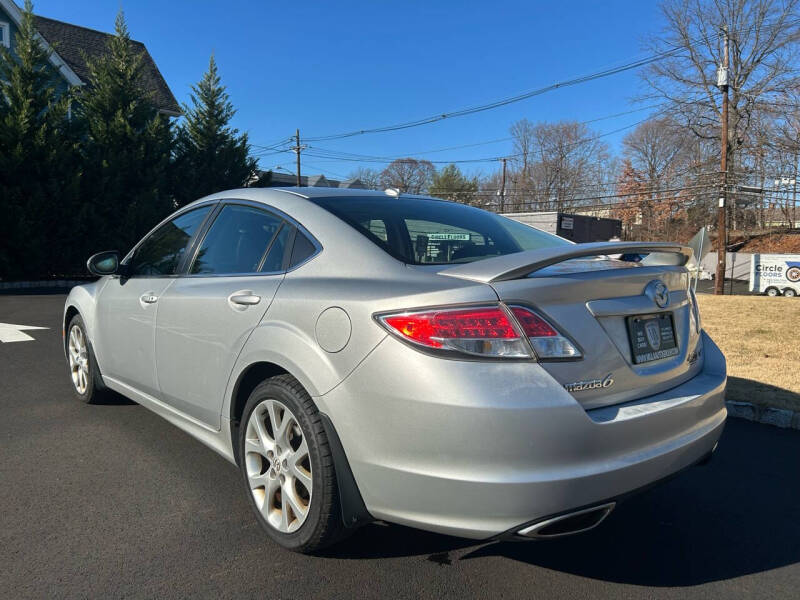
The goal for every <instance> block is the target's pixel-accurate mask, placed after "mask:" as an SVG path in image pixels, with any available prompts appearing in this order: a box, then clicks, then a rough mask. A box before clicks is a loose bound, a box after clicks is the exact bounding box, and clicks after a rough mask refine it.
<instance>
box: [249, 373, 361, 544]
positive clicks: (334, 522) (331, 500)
mask: <svg viewBox="0 0 800 600" xmlns="http://www.w3.org/2000/svg"><path fill="white" fill-rule="evenodd" d="M287 411H288V412H287ZM298 429H299V430H298ZM276 433H277V435H276ZM238 434H239V457H240V458H239V468H240V471H241V474H242V482H243V483H244V487H245V492H246V493H247V497H248V499H249V501H250V505H251V506H252V507H253V510H254V511H255V513H256V518H257V519H258V522H259V523H260V524H261V526H262V527H263V528H264V530H265V531H266V532H267V535H269V537H270V538H272V539H273V540H274V541H276V542H277V543H278V544H280V545H281V546H283V547H284V548H287V549H289V550H293V551H295V552H303V553H311V552H315V551H317V550H321V549H322V548H325V547H326V546H329V545H331V544H332V543H334V542H336V541H338V540H339V539H341V537H342V536H343V533H344V531H345V529H344V526H343V524H342V516H341V510H340V506H339V496H338V489H337V483H336V472H335V469H334V465H333V456H332V455H331V449H330V445H329V443H328V438H327V435H326V433H325V428H324V426H323V424H322V419H321V418H320V415H319V411H318V410H317V407H316V406H315V405H314V402H313V401H312V400H311V397H310V396H309V395H308V392H306V390H305V389H304V388H303V386H302V385H300V383H299V382H298V381H297V380H296V379H295V378H294V377H292V376H291V375H279V376H276V377H272V378H270V379H267V380H265V381H263V382H262V383H260V384H259V385H258V386H257V387H256V388H255V389H254V390H253V392H252V393H251V394H250V398H248V400H247V404H246V405H245V408H244V414H243V415H242V420H241V423H240V426H239V432H238ZM281 457H283V458H281ZM309 468H310V477H309V476H308V470H309ZM305 482H310V484H311V489H308V486H307V485H306V483H305ZM303 510H305V512H303Z"/></svg>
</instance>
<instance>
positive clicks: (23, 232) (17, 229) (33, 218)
mask: <svg viewBox="0 0 800 600" xmlns="http://www.w3.org/2000/svg"><path fill="white" fill-rule="evenodd" d="M13 47H14V51H15V52H16V57H15V56H14V55H12V54H11V52H10V51H9V50H8V49H6V48H4V47H3V46H0V211H1V212H2V218H0V239H1V240H2V243H0V278H2V279H15V278H21V277H41V276H43V275H45V274H47V273H57V272H64V270H65V269H67V268H68V267H69V261H70V250H71V249H72V247H71V246H70V245H69V239H70V237H71V232H70V230H71V227H70V223H71V218H72V216H73V215H74V206H75V199H76V196H77V184H78V164H77V162H76V153H75V142H74V139H73V137H72V135H71V131H70V123H69V119H68V115H69V102H70V98H69V94H64V93H62V94H59V90H58V85H59V79H58V77H57V74H56V72H55V70H54V69H53V68H52V65H51V64H50V62H49V58H50V55H49V52H48V51H46V50H45V49H44V48H43V47H42V45H41V44H40V43H39V41H38V40H37V38H36V28H35V24H34V16H33V4H32V3H31V0H26V2H25V10H24V12H23V14H22V22H21V23H20V27H19V31H18V32H17V34H16V36H15V40H14V46H13Z"/></svg>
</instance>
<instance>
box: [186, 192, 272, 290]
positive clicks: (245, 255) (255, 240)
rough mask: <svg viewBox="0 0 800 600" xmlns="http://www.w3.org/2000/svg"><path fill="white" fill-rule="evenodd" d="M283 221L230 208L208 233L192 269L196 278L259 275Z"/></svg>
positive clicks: (250, 210) (251, 210)
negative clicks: (267, 252) (198, 275)
mask: <svg viewBox="0 0 800 600" xmlns="http://www.w3.org/2000/svg"><path fill="white" fill-rule="evenodd" d="M282 223H283V221H282V220H281V219H280V217H277V216H276V215H273V214H272V213H269V212H267V211H264V210H261V209H258V208H253V207H250V206H243V205H238V204H228V205H227V206H225V207H224V208H223V209H222V210H221V211H220V213H219V215H217V218H216V219H215V220H214V223H213V224H212V225H211V228H210V229H209V230H208V233H207V234H206V236H205V238H204V239H203V242H202V243H201V244H200V248H199V250H198V252H197V257H196V258H195V260H194V264H193V265H192V269H191V273H193V274H205V275H214V274H236V273H257V272H258V271H259V265H260V264H261V259H262V258H263V257H264V253H265V252H266V250H267V248H268V247H269V244H270V241H271V240H272V238H273V237H275V233H276V232H277V231H278V228H279V227H280V226H281V224H282Z"/></svg>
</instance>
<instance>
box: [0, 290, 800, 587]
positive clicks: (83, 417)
mask: <svg viewBox="0 0 800 600" xmlns="http://www.w3.org/2000/svg"><path fill="white" fill-rule="evenodd" d="M63 302H64V296H63V295H51V296H46V295H40V296H0V323H12V324H16V325H33V326H40V327H47V328H48V329H41V330H30V331H28V332H26V333H27V335H30V336H31V337H32V338H34V339H33V340H31V341H21V342H14V343H2V342H0V415H2V418H0V457H1V458H2V459H1V460H0V483H1V484H2V485H0V519H2V520H1V521H0V596H2V597H6V598H61V597H67V598H83V597H91V598H122V597H125V598H138V597H150V598H187V597H195V598H196V597H214V598H217V597H236V598H249V597H254V598H256V597H263V598H276V599H277V598H293V599H311V598H471V597H479V598H527V597H536V598H560V597H564V598H590V597H591V598H622V597H625V598H680V599H685V598H702V599H703V600H709V599H711V598H726V599H730V598H753V597H761V598H797V597H798V596H799V595H800V565H799V564H798V562H799V561H800V432H798V431H789V430H781V429H777V428H774V427H770V426H767V425H759V424H754V423H749V422H745V421H739V420H730V421H729V422H728V425H727V428H726V430H725V433H724V434H723V437H722V440H721V441H720V445H719V450H718V452H717V454H716V456H715V458H714V460H713V461H712V462H711V464H710V465H708V466H705V467H694V468H692V469H690V470H689V471H687V472H685V473H684V474H683V475H681V476H680V477H678V478H676V479H673V480H671V481H669V482H667V483H665V484H663V485H661V486H659V487H656V488H653V489H651V490H649V491H647V492H645V493H643V494H641V495H638V496H635V497H633V498H630V499H628V500H627V501H625V502H624V503H622V504H621V505H619V507H618V508H617V510H616V511H614V512H613V513H612V514H611V516H610V517H609V518H608V519H607V520H606V522H605V523H603V524H602V525H601V526H600V527H599V528H598V529H596V530H594V531H592V532H589V533H587V534H583V535H580V536H574V537H570V538H564V539H562V540H559V541H550V542H517V543H514V542H505V543H488V544H480V543H475V542H474V541H470V540H462V539H457V538H451V537H446V536H441V535H436V534H431V533H425V532H420V531H416V530H413V529H408V528H405V527H400V526H395V525H384V524H372V525H368V526H365V527H363V528H362V529H360V530H358V531H357V532H356V533H355V535H353V536H352V537H351V538H349V539H348V540H347V541H345V542H344V543H341V544H340V545H338V546H335V547H333V548H331V549H330V550H328V551H327V552H326V554H325V555H324V556H302V555H298V554H293V553H290V552H287V551H285V550H282V549H281V548H279V547H277V546H276V545H275V544H273V543H272V542H271V541H270V540H269V539H268V538H267V537H266V536H265V535H264V534H263V533H262V531H261V530H260V528H259V526H258V525H257V523H256V520H255V517H254V515H253V514H251V509H250V507H249V506H248V505H247V503H246V498H245V495H244V492H243V489H242V486H241V482H240V480H239V477H238V474H237V472H236V469H235V468H234V467H233V466H232V465H230V464H229V463H228V462H226V461H225V460H224V459H222V458H221V457H219V456H217V455H216V454H215V453H214V452H212V451H211V450H209V449H207V448H205V447H204V446H202V445H201V444H200V443H199V442H196V441H194V440H193V439H191V438H190V437H189V436H188V435H186V434H184V433H182V432H181V431H179V430H178V429H176V428H175V427H173V426H172V425H170V424H168V423H167V422H166V421H163V420H162V419H160V418H159V417H157V416H156V415H154V414H152V413H150V412H148V411H147V410H146V409H144V408H142V407H141V406H138V405H136V404H133V403H130V402H126V401H124V400H123V399H121V398H120V400H119V401H118V402H117V403H115V404H111V405H103V406H87V405H83V404H80V403H79V402H77V401H76V400H75V399H74V398H73V396H72V393H71V390H70V383H69V379H68V375H67V370H66V366H65V361H64V357H63V353H62V350H61V330H60V319H61V313H62V307H63Z"/></svg>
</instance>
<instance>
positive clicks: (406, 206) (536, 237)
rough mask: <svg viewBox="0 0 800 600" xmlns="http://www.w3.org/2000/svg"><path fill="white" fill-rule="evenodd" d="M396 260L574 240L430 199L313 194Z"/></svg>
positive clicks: (458, 258)
mask: <svg viewBox="0 0 800 600" xmlns="http://www.w3.org/2000/svg"><path fill="white" fill-rule="evenodd" d="M311 200H312V202H315V203H316V204H318V205H319V206H321V207H323V208H325V209H326V210H328V211H329V212H331V213H333V214H334V215H336V216H337V217H339V218H340V219H341V220H342V221H344V222H346V223H348V224H349V225H350V226H351V227H353V228H355V229H356V230H357V231H359V232H360V233H361V234H363V235H365V236H366V237H367V238H369V239H370V240H372V242H374V243H375V245H377V246H379V247H380V248H382V249H383V250H385V251H386V252H388V253H389V254H391V255H392V256H394V257H395V258H397V259H399V260H402V261H403V262H405V263H408V264H413V265H447V264H459V263H467V262H472V261H476V260H481V259H482V258H489V257H492V256H502V255H504V254H513V253H514V252H521V251H522V250H536V249H538V248H548V247H552V246H561V245H568V244H569V242H567V241H566V240H563V239H561V238H559V237H556V236H554V235H551V234H549V233H545V232H544V231H540V230H538V229H534V228H533V227H529V226H528V225H523V224H522V223H517V222H516V221H512V220H511V219H507V218H505V217H501V216H500V215H496V214H494V213H490V212H487V211H485V210H481V209H479V208H475V207H473V206H467V205H465V204H457V203H455V202H447V201H444V200H434V199H428V198H403V197H401V198H390V197H385V198H384V197H381V196H365V197H356V198H341V197H328V198H312V199H311Z"/></svg>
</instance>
